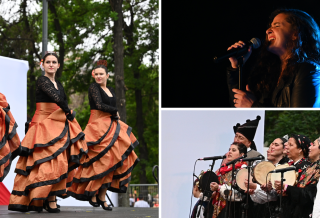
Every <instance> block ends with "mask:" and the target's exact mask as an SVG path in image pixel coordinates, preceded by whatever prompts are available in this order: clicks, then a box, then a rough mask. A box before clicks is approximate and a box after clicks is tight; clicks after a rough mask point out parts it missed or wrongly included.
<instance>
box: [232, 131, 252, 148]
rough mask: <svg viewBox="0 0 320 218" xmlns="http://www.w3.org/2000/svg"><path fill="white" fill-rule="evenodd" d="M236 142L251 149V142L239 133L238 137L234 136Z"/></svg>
mask: <svg viewBox="0 0 320 218" xmlns="http://www.w3.org/2000/svg"><path fill="white" fill-rule="evenodd" d="M233 141H234V142H241V143H242V144H244V145H245V146H246V147H247V148H248V147H250V145H251V142H250V141H249V140H248V139H247V138H246V137H245V136H244V135H242V134H241V133H239V132H237V133H236V135H235V136H234V140H233Z"/></svg>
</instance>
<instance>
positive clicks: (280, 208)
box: [277, 172, 286, 218]
mask: <svg viewBox="0 0 320 218" xmlns="http://www.w3.org/2000/svg"><path fill="white" fill-rule="evenodd" d="M284 173H285V172H281V186H280V187H281V191H280V207H279V208H278V209H277V212H278V218H279V217H280V215H281V213H282V186H283V182H284V181H286V179H284V178H283V174H284Z"/></svg>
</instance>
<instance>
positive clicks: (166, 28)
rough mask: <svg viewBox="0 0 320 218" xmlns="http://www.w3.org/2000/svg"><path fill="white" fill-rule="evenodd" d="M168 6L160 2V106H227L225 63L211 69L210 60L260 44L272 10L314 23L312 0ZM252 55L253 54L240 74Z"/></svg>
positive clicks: (319, 16) (317, 10) (319, 18)
mask: <svg viewBox="0 0 320 218" xmlns="http://www.w3.org/2000/svg"><path fill="white" fill-rule="evenodd" d="M173 2H175V1H162V2H161V4H162V8H161V31H162V32H161V107H230V105H229V103H228V89H227V80H226V67H227V66H229V65H230V62H229V61H228V60H226V61H224V62H221V63H219V64H215V63H213V58H214V57H215V56H217V55H218V56H219V55H221V54H224V52H226V50H227V48H228V47H229V46H230V45H232V44H234V43H235V42H237V41H239V40H242V41H244V42H247V41H249V40H250V39H251V38H253V37H257V38H260V39H261V40H262V39H264V38H265V34H266V30H267V27H268V21H269V16H270V14H271V13H272V12H273V11H274V10H275V9H277V8H294V9H299V10H302V11H305V12H307V13H308V14H310V15H311V16H312V17H313V18H314V19H315V20H316V22H317V23H318V25H319V24H320V7H319V6H320V1H316V0H303V1H297V0H292V1H284V0H278V1H277V0H275V1H274V0H273V1H252V0H250V1H230V0H229V1H216V0H211V1H178V2H176V3H173ZM178 3H179V5H178ZM258 52H259V50H254V51H253V53H252V55H251V57H250V58H249V60H248V61H247V63H246V64H245V66H244V71H245V72H248V69H250V67H251V66H252V65H253V64H254V62H255V58H256V55H257V53H258ZM246 69H247V71H246ZM244 76H246V74H244Z"/></svg>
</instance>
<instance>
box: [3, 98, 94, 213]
mask: <svg viewBox="0 0 320 218" xmlns="http://www.w3.org/2000/svg"><path fill="white" fill-rule="evenodd" d="M83 139H84V133H83V132H82V130H81V127H80V125H79V124H78V122H77V121H76V119H74V120H73V121H69V120H67V119H66V115H65V113H64V111H63V110H62V109H61V108H60V107H59V106H58V105H57V104H55V103H37V110H36V112H35V115H34V116H33V118H32V121H31V123H30V125H29V130H28V132H27V134H26V136H25V138H24V139H23V141H22V143H21V147H22V151H21V154H20V158H19V160H18V163H17V166H16V169H15V172H16V173H17V175H16V178H15V180H14V187H13V190H12V193H11V196H10V204H9V208H8V209H9V210H15V211H31V210H34V211H41V210H42V208H43V202H44V200H46V199H47V198H48V196H52V195H58V196H61V197H66V192H67V187H70V186H71V185H72V181H73V176H74V173H75V169H76V168H77V167H78V166H79V165H80V164H81V162H83V161H84V160H85V156H84V154H86V153H87V152H88V148H87V145H86V143H85V141H84V140H83Z"/></svg>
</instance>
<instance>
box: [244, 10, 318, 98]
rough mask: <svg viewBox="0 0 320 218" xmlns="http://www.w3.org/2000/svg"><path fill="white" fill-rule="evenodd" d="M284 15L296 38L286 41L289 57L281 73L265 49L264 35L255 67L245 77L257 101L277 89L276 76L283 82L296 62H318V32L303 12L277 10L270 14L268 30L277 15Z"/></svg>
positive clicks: (312, 20) (314, 23) (276, 62)
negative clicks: (295, 33) (248, 75)
mask: <svg viewBox="0 0 320 218" xmlns="http://www.w3.org/2000/svg"><path fill="white" fill-rule="evenodd" d="M281 13H282V14H285V15H287V17H286V21H287V22H288V23H290V24H291V28H292V30H293V31H294V32H297V33H298V34H297V37H296V39H290V41H289V42H288V43H287V49H288V51H289V53H290V54H291V55H290V57H289V58H288V60H287V64H286V66H285V68H284V70H283V72H282V74H281V75H280V73H281V71H282V66H281V60H280V58H279V57H278V56H277V55H275V54H272V53H271V52H269V51H268V50H267V48H268V46H269V43H270V42H269V41H268V38H267V37H268V36H267V35H266V40H265V42H264V43H263V45H262V48H261V52H260V55H259V58H258V62H257V64H256V65H255V66H254V67H253V69H252V72H251V76H250V77H249V78H248V84H249V87H250V90H251V91H253V92H254V94H255V95H256V97H257V98H258V99H259V98H260V97H261V96H262V95H263V94H264V93H265V91H266V92H269V93H270V92H271V91H273V89H274V88H275V87H276V86H277V82H275V81H279V79H280V76H281V77H282V79H283V80H284V81H285V82H286V81H287V80H288V78H289V76H290V74H292V72H294V68H295V65H296V64H297V63H302V62H309V63H314V64H319V63H320V30H319V26H318V25H317V23H316V22H315V20H314V19H313V18H312V17H311V16H310V15H309V14H308V13H306V12H304V11H301V10H297V9H277V10H275V11H274V12H272V14H271V16H270V20H269V27H270V26H271V24H272V21H273V19H274V18H275V17H276V16H277V15H278V14H281Z"/></svg>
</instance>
